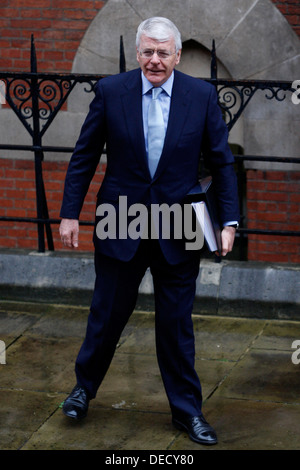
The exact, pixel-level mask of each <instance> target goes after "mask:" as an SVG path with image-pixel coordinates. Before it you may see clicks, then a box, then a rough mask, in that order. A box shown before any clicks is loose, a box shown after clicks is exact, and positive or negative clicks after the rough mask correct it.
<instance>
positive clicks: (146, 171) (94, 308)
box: [60, 17, 239, 444]
mask: <svg viewBox="0 0 300 470" xmlns="http://www.w3.org/2000/svg"><path fill="white" fill-rule="evenodd" d="M181 47H182V46H181V38H180V33H179V31H178V29H177V28H176V26H175V25H174V24H173V23H172V22H170V21H169V20H167V19H165V18H157V17H155V18H150V19H148V20H146V21H144V22H142V23H141V25H140V26H139V28H138V31H137V38H136V49H137V61H138V63H139V65H140V68H139V69H137V70H132V71H130V72H126V73H123V74H119V75H115V76H111V77H107V78H105V79H102V80H100V81H99V82H98V84H97V86H96V90H95V91H96V96H95V98H94V100H93V101H92V103H91V106H90V111H89V113H88V116H87V118H86V120H85V123H84V125H83V127H82V131H81V134H80V137H79V140H78V142H77V144H76V148H75V151H74V153H73V156H72V158H71V160H70V164H69V168H68V171H67V175H66V181H65V191H64V198H63V204H62V209H61V217H62V221H61V226H60V234H61V239H62V241H63V243H64V245H65V246H68V247H71V248H72V247H73V248H77V247H78V233H79V223H78V219H79V214H80V210H81V207H82V204H83V201H84V198H85V195H86V193H87V190H88V187H89V183H90V181H91V179H92V177H93V175H94V173H95V170H96V167H97V165H98V162H99V158H100V155H101V153H102V150H103V147H104V145H105V144H106V150H107V169H106V174H105V177H104V180H103V183H102V185H101V188H100V190H99V193H98V197H97V212H96V224H95V232H94V244H95V270H96V281H95V289H94V294H93V299H92V304H91V309H90V315H89V319H88V325H87V332H86V337H85V340H84V342H83V345H82V347H81V349H80V352H79V354H78V357H77V360H76V367H75V371H76V377H77V385H76V386H75V388H74V389H73V391H72V393H71V394H70V395H69V397H68V398H67V399H66V401H65V403H64V407H63V411H64V413H65V414H66V415H67V416H69V417H71V418H77V419H78V418H82V417H84V416H85V415H86V413H87V410H88V405H89V401H90V400H91V399H92V398H94V397H95V395H96V393H97V390H98V388H99V386H100V384H101V382H102V380H103V378H104V376H105V373H106V371H107V370H108V368H109V365H110V362H111V360H112V358H113V355H114V351H115V348H116V344H117V342H118V340H119V337H120V335H121V333H122V330H123V328H124V326H125V325H126V323H127V321H128V319H129V317H130V315H131V313H132V311H133V309H134V307H135V303H136V299H137V294H138V288H139V284H140V282H141V280H142V278H143V276H144V274H145V271H146V269H147V268H148V267H150V269H151V273H152V276H153V283H154V291H155V292H154V293H155V310H156V316H155V322H156V325H155V330H156V345H157V357H158V363H159V367H160V371H161V375H162V379H163V382H164V386H165V389H166V393H167V396H168V399H169V403H170V408H171V412H172V419H173V423H174V425H175V426H176V427H178V428H180V429H183V430H185V431H187V432H188V435H189V437H190V438H191V439H192V440H194V441H196V442H199V443H202V444H215V443H216V442H217V437H216V433H215V431H214V430H213V428H212V427H211V426H210V425H209V424H208V423H207V422H206V420H205V419H204V417H203V414H202V411H201V407H202V395H201V385H200V381H199V378H198V376H197V373H196V371H195V369H194V356H195V350H194V334H193V325H192V319H191V313H192V307H193V300H194V296H195V283H196V279H197V275H198V272H199V262H200V250H196V251H195V250H187V249H186V239H185V238H184V236H182V237H181V238H178V237H176V236H175V235H176V234H174V226H173V225H172V222H170V225H172V227H171V231H170V233H171V235H170V237H163V236H161V233H160V232H158V234H156V236H153V237H152V236H146V237H145V236H130V234H129V232H128V233H127V236H124V227H121V223H122V220H123V221H124V220H126V224H127V225H126V228H128V226H129V224H130V222H131V221H132V220H133V218H132V215H133V214H134V211H132V212H130V211H129V212H128V214H129V216H128V214H126V217H125V215H124V213H123V212H122V210H121V208H120V207H121V202H120V201H121V197H123V198H124V197H126V202H127V204H128V207H129V208H135V207H136V206H135V205H136V204H139V205H141V204H142V205H143V207H145V208H146V209H147V216H146V217H144V218H143V219H141V227H140V230H141V232H140V233H142V232H143V230H144V229H145V230H146V228H145V227H147V222H148V221H150V219H151V208H152V207H154V205H157V204H159V205H161V204H167V206H168V207H171V206H172V205H173V204H183V201H184V198H185V196H186V194H187V193H188V192H189V191H190V189H191V188H192V187H193V186H194V185H195V184H196V183H197V180H198V168H199V157H200V153H201V152H204V155H205V158H206V164H207V165H208V167H209V168H210V171H211V174H212V177H213V182H214V187H215V191H216V195H217V200H218V206H219V214H220V221H221V223H222V224H223V226H224V228H223V230H222V255H223V256H225V255H226V253H228V252H230V251H231V249H232V246H233V242H234V237H235V230H236V228H235V226H234V224H236V223H237V222H238V219H239V210H238V202H237V184H236V177H235V173H234V170H233V166H232V164H233V162H234V159H233V156H232V154H231V152H230V150H229V147H228V143H227V138H228V136H227V128H226V125H225V124H224V121H223V119H222V116H221V112H220V109H219V106H218V104H217V94H216V91H215V88H214V87H213V86H211V85H210V84H208V83H206V82H204V81H202V80H199V79H196V78H192V77H189V76H187V75H185V74H183V73H180V72H178V71H177V70H175V66H176V65H177V64H178V63H179V61H180V55H181ZM153 88H154V89H158V88H159V89H160V90H159V93H160V94H159V96H158V98H157V97H154V99H156V103H155V105H154V104H153V101H152V97H151V93H153V94H154V93H156V92H157V90H156V91H153V92H152V89H153ZM157 102H158V103H159V105H160V107H159V111H157V109H158V108H155V109H156V111H155V112H156V114H155V118H153V109H154V108H152V109H151V113H152V114H151V117H150V114H149V117H148V112H149V113H150V108H151V107H152V106H153V105H154V106H157ZM157 113H159V115H158V114H157ZM153 120H154V124H153ZM158 121H159V124H158ZM162 135H163V136H162ZM110 207H111V208H113V212H112V213H113V214H115V215H116V219H117V221H118V223H119V224H120V225H118V224H117V236H115V234H114V235H113V236H112V234H111V233H108V234H107V236H106V237H105V236H103V233H102V236H101V234H100V230H97V228H98V229H99V227H100V226H101V223H103V222H104V216H105V211H104V210H103V208H106V209H108V208H110ZM130 214H131V217H130ZM127 216H128V217H127ZM122 217H123V218H122ZM124 217H125V218H124ZM105 222H106V221H105ZM108 225H109V221H108ZM230 225H231V226H230ZM113 226H114V224H113ZM121 231H122V236H121V235H120V233H121ZM108 232H109V230H108Z"/></svg>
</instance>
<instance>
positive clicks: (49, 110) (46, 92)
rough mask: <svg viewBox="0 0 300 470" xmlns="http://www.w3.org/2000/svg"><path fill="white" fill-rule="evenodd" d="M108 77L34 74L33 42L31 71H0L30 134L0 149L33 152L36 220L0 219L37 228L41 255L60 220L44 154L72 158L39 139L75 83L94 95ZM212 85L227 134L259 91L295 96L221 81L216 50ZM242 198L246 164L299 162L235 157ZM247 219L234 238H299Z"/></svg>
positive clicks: (282, 89)
mask: <svg viewBox="0 0 300 470" xmlns="http://www.w3.org/2000/svg"><path fill="white" fill-rule="evenodd" d="M119 68H120V72H124V71H125V70H126V63H125V55H124V48H123V40H122V37H121V38H120V66H119ZM105 76H106V75H92V74H85V75H82V74H56V73H38V71H37V61H36V53H35V46H34V38H33V36H32V38H31V71H30V72H29V73H25V72H15V73H12V72H0V80H2V81H3V82H4V83H5V85H6V102H7V104H8V105H9V106H10V108H11V109H12V110H13V112H14V113H15V114H16V116H17V117H18V119H19V120H20V121H21V123H22V125H23V126H24V128H25V129H26V130H27V132H28V133H29V135H30V137H31V139H32V144H31V145H13V144H0V149H2V150H4V149H5V150H14V151H31V152H33V153H34V162H35V183H36V211H37V216H36V217H35V218H31V217H4V216H2V217H0V221H6V222H23V223H36V224H37V229H38V251H39V252H44V251H45V234H46V238H47V244H48V249H49V250H50V251H52V250H54V243H53V237H52V230H51V225H52V224H58V223H60V219H51V218H49V213H48V207H47V198H46V193H45V187H44V181H43V170H42V162H43V160H44V154H45V153H47V152H58V153H72V151H73V148H72V147H58V146H45V145H43V143H42V139H43V137H44V135H45V133H46V132H47V130H48V129H49V127H50V125H51V124H52V122H53V121H54V119H55V117H56V116H57V114H58V112H59V111H60V110H62V109H63V107H64V105H65V103H66V101H67V99H68V97H69V96H70V93H71V92H72V90H73V89H74V88H75V86H76V85H77V84H79V83H84V84H86V88H85V92H87V93H92V92H93V90H94V87H95V85H96V83H97V81H98V80H101V79H102V78H104V77H105ZM205 80H206V81H209V82H210V83H212V84H213V85H215V87H216V89H217V92H218V97H219V104H220V106H221V108H222V110H223V113H224V118H225V120H226V123H227V126H228V129H229V130H230V129H232V127H233V126H234V124H235V123H236V122H237V120H238V119H239V118H240V116H241V115H242V113H243V111H244V109H245V108H246V106H247V105H248V103H249V102H250V100H251V99H252V97H253V96H254V95H255V93H257V92H258V91H263V92H265V98H266V99H269V100H273V99H274V100H276V101H283V100H285V99H286V96H287V95H286V93H287V92H289V93H293V92H294V91H296V90H295V88H293V86H292V82H290V81H270V80H269V81H264V80H227V79H226V80H225V79H218V78H217V59H216V53H215V45H214V41H213V47H212V51H211V78H209V79H205ZM235 159H236V162H237V172H238V180H239V191H240V198H241V205H240V207H242V206H243V205H242V198H243V194H244V190H245V188H244V185H245V181H244V165H243V162H244V161H246V160H247V161H261V162H277V163H297V164H299V163H300V159H298V158H284V157H282V158H280V157H275V156H254V155H253V156H252V155H235ZM244 219H245V216H244V214H242V217H241V220H242V224H241V227H240V228H239V230H238V235H239V236H240V238H243V237H244V236H246V235H247V234H268V235H288V236H300V231H279V230H259V229H249V228H246V227H244V226H243V221H244ZM80 224H81V225H93V224H94V222H93V221H81V222H80Z"/></svg>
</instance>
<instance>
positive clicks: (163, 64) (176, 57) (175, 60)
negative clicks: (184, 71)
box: [136, 35, 181, 87]
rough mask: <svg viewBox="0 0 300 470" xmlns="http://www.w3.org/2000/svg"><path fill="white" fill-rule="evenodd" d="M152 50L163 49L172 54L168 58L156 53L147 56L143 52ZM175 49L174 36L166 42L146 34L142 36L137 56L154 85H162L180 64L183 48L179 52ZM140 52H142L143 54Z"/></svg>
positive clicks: (145, 73) (146, 75)
mask: <svg viewBox="0 0 300 470" xmlns="http://www.w3.org/2000/svg"><path fill="white" fill-rule="evenodd" d="M151 50H153V51H156V52H157V51H162V52H166V53H169V54H171V55H169V56H168V57H167V58H160V57H158V55H157V54H156V53H154V54H153V55H152V57H145V56H144V54H143V52H145V51H151ZM175 50H176V48H175V41H174V38H171V39H169V40H168V41H165V42H158V41H156V40H155V39H151V38H148V37H147V36H145V35H142V36H141V40H140V47H139V49H137V56H136V58H137V61H138V63H139V64H140V67H141V69H142V71H143V73H144V75H145V77H146V78H147V79H148V80H149V82H150V83H151V84H152V85H153V86H154V87H157V86H161V85H162V84H163V83H165V82H166V81H167V80H168V78H169V77H170V75H171V74H172V72H173V70H174V68H175V66H176V65H177V64H179V61H180V55H181V50H180V51H178V52H177V53H175ZM140 52H142V55H141V54H140Z"/></svg>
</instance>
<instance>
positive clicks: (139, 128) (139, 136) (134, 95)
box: [121, 69, 150, 177]
mask: <svg viewBox="0 0 300 470" xmlns="http://www.w3.org/2000/svg"><path fill="white" fill-rule="evenodd" d="M135 72H136V73H135V74H132V75H131V76H130V77H129V80H127V81H126V82H125V83H124V86H125V88H126V91H125V92H124V93H123V94H122V95H121V100H122V104H123V112H124V117H125V121H126V124H127V129H128V135H129V138H130V140H131V143H132V147H133V148H134V151H135V156H136V158H137V160H138V162H139V164H140V165H141V166H142V167H143V169H144V171H146V173H147V176H148V177H150V173H149V169H148V164H147V155H146V146H145V137H144V129H143V113H142V80H141V71H140V69H137V70H136V71H135Z"/></svg>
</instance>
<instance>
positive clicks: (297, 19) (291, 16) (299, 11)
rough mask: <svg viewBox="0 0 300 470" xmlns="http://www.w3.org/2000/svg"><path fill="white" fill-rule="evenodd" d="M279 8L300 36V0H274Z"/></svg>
mask: <svg viewBox="0 0 300 470" xmlns="http://www.w3.org/2000/svg"><path fill="white" fill-rule="evenodd" d="M272 2H273V3H274V4H275V5H276V7H277V8H278V10H280V11H281V13H282V14H283V16H285V18H286V19H287V20H288V22H289V24H290V25H291V27H292V28H293V30H294V31H295V33H297V34H298V36H299V37H300V4H299V0H272Z"/></svg>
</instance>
